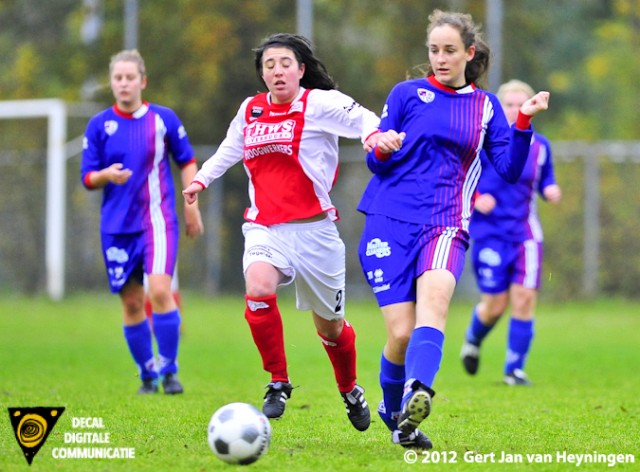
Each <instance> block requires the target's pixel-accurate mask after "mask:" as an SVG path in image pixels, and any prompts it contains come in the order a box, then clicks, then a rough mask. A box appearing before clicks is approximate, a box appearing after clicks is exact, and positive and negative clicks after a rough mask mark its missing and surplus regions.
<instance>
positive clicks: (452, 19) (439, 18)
mask: <svg viewBox="0 0 640 472" xmlns="http://www.w3.org/2000/svg"><path fill="white" fill-rule="evenodd" d="M444 25H449V26H451V27H453V28H455V29H456V30H458V32H459V33H460V37H461V38H462V43H463V44H464V48H465V49H469V48H470V47H471V46H473V45H475V47H476V53H475V55H474V56H473V59H471V60H470V61H469V62H468V63H467V67H465V70H464V78H465V80H466V82H467V83H468V84H471V83H476V82H478V81H479V79H480V78H481V77H482V76H483V75H484V74H485V73H486V72H487V71H488V70H489V56H490V54H491V50H490V49H489V45H488V44H487V43H486V42H485V41H484V39H482V35H481V33H480V27H478V26H476V24H475V23H474V22H473V18H472V17H471V15H469V14H467V13H456V12H449V11H442V10H434V11H433V13H431V15H429V26H428V27H427V47H428V46H429V36H430V35H431V31H433V29H434V28H436V27H438V26H444ZM431 74H433V68H432V67H431V63H430V62H429V63H428V64H427V75H431Z"/></svg>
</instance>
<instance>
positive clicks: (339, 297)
mask: <svg viewBox="0 0 640 472" xmlns="http://www.w3.org/2000/svg"><path fill="white" fill-rule="evenodd" d="M242 233H243V234H244V257H243V259H242V267H243V270H244V274H245V276H246V273H247V268H248V267H249V266H250V265H251V264H252V263H254V262H258V261H261V262H267V263H269V264H271V265H272V266H274V267H276V268H277V269H278V270H280V272H282V273H283V274H284V276H285V280H284V282H283V283H282V285H288V284H290V283H291V282H293V281H294V280H295V287H296V307H297V308H298V310H313V311H314V312H315V313H317V314H318V315H320V316H321V317H322V318H324V319H326V320H336V319H340V318H344V302H345V274H346V269H345V247H344V243H343V242H342V239H340V234H339V233H338V228H336V225H335V223H334V222H333V221H331V220H330V219H329V218H326V219H324V220H322V221H315V222H312V223H284V224H279V225H272V226H262V225H259V224H256V223H245V224H244V225H242Z"/></svg>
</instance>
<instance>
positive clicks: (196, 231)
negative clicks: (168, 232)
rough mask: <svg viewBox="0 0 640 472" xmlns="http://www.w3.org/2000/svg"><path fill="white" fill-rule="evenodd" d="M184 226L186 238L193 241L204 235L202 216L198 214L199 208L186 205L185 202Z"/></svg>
mask: <svg viewBox="0 0 640 472" xmlns="http://www.w3.org/2000/svg"><path fill="white" fill-rule="evenodd" d="M184 224H185V229H186V232H187V237H189V238H193V239H195V238H197V237H198V236H202V234H204V224H203V223H202V215H201V214H200V207H198V205H192V204H187V203H186V202H185V205H184Z"/></svg>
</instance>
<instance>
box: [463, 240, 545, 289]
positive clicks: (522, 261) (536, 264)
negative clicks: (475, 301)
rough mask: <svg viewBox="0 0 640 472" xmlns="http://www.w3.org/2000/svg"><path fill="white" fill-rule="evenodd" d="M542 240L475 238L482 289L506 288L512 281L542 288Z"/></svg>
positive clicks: (476, 267) (474, 253)
mask: <svg viewBox="0 0 640 472" xmlns="http://www.w3.org/2000/svg"><path fill="white" fill-rule="evenodd" d="M542 249H543V244H542V243H541V242H537V241H534V240H533V239H530V240H528V241H524V242H513V241H503V240H500V239H483V240H475V241H474V242H473V247H472V250H471V257H472V261H473V269H474V272H475V275H476V283H477V284H478V289H479V290H480V291H481V292H482V293H489V294H496V293H502V292H506V291H507V290H508V289H509V286H510V285H511V284H518V285H522V286H523V287H526V288H532V289H535V290H537V289H539V288H540V278H541V271H542Z"/></svg>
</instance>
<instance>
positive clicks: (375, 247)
mask: <svg viewBox="0 0 640 472" xmlns="http://www.w3.org/2000/svg"><path fill="white" fill-rule="evenodd" d="M366 255H367V256H376V257H377V258H378V259H381V258H383V257H387V256H390V255H391V248H390V247H389V243H388V242H386V241H382V240H380V238H373V239H372V240H371V241H369V242H368V243H367V252H366Z"/></svg>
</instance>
